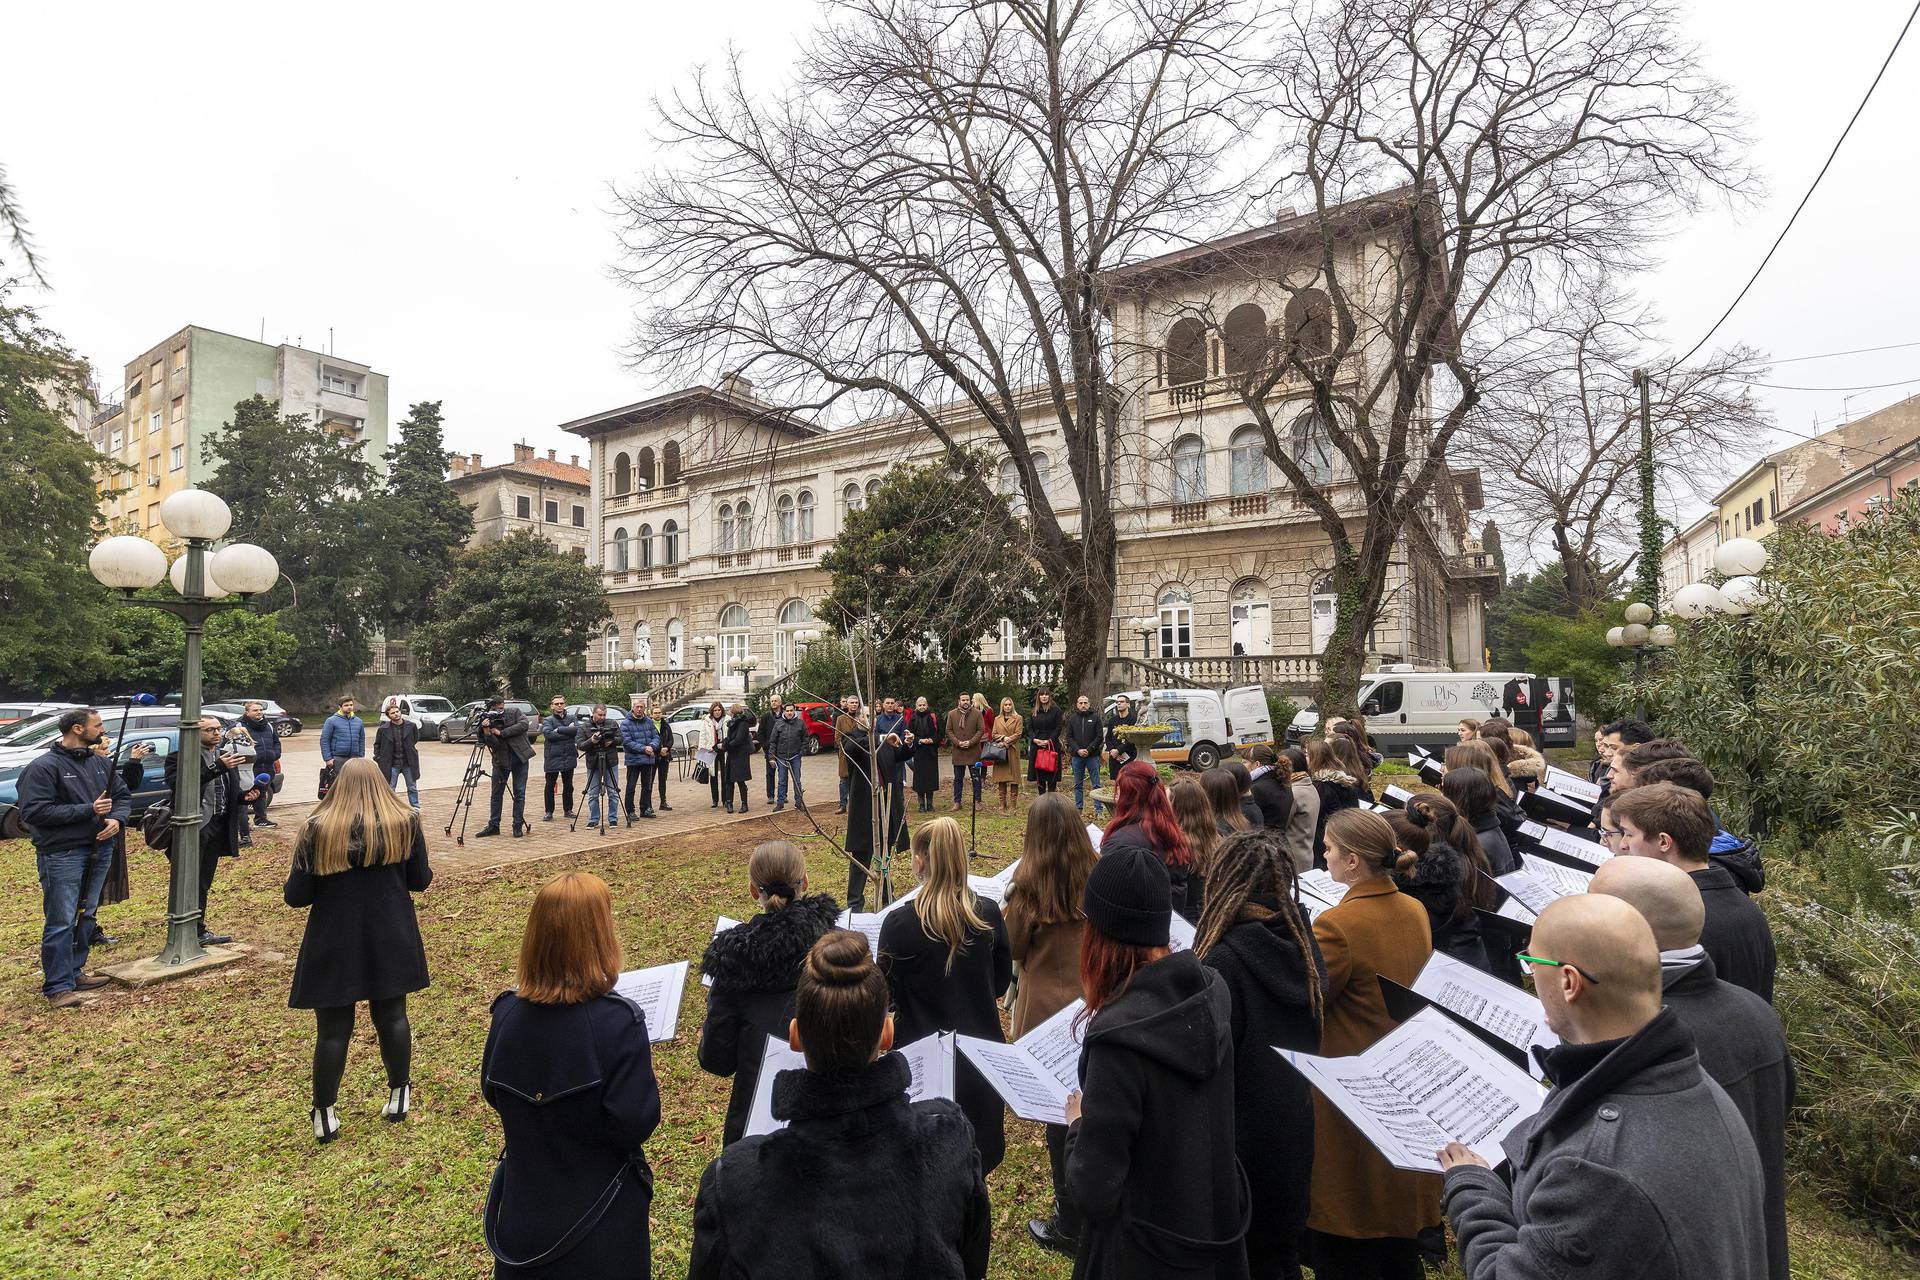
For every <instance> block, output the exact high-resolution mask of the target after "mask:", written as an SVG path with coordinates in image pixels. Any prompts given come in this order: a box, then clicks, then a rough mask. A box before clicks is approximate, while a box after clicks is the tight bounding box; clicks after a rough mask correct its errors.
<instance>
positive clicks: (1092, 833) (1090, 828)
mask: <svg viewBox="0 0 1920 1280" xmlns="http://www.w3.org/2000/svg"><path fill="white" fill-rule="evenodd" d="M1106 834H1107V833H1106V832H1104V831H1102V830H1101V829H1100V828H1099V827H1096V826H1094V825H1093V824H1092V823H1091V822H1089V823H1088V824H1087V839H1089V840H1091V841H1093V851H1094V852H1095V853H1098V852H1100V840H1101V838H1102V837H1104V836H1105V835H1106Z"/></svg>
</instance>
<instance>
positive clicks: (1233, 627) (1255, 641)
mask: <svg viewBox="0 0 1920 1280" xmlns="http://www.w3.org/2000/svg"><path fill="white" fill-rule="evenodd" d="M1227 616H1228V623H1229V626H1228V631H1229V634H1230V635H1231V637H1232V640H1233V656H1234V657H1236V658H1238V657H1243V656H1245V655H1247V654H1265V653H1272V652H1273V604H1272V602H1270V601H1269V600H1268V599H1267V585H1266V583H1264V582H1262V581H1260V580H1259V579H1258V578H1248V579H1247V580H1246V581H1245V582H1242V583H1241V584H1240V585H1239V586H1237V587H1235V588H1234V589H1233V594H1232V595H1231V596H1230V597H1228V615H1227Z"/></svg>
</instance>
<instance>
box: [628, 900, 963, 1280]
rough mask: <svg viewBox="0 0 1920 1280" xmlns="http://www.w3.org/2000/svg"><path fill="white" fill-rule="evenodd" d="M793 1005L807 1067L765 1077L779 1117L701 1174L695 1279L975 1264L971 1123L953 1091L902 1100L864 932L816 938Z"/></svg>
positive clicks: (920, 1273) (868, 1279)
mask: <svg viewBox="0 0 1920 1280" xmlns="http://www.w3.org/2000/svg"><path fill="white" fill-rule="evenodd" d="M962 883H964V881H963V882H962ZM895 914H896V915H900V914H906V913H904V912H896V913H895ZM794 1010H795V1012H794V1019H793V1023H792V1026H791V1029H790V1031H789V1033H788V1034H789V1039H790V1043H791V1044H792V1046H793V1048H794V1049H795V1050H796V1051H799V1052H803V1053H804V1054H805V1055H806V1062H807V1065H806V1069H805V1070H803V1071H782V1072H781V1073H780V1074H779V1075H778V1076H777V1077H775V1079H774V1083H773V1115H774V1117H775V1118H776V1119H778V1120H781V1121H785V1122H786V1127H785V1128H783V1129H779V1130H776V1131H775V1132H773V1133H768V1134H761V1135H756V1136H754V1137H748V1138H742V1139H741V1140H740V1141H738V1142H736V1143H734V1144H733V1145H731V1146H729V1147H728V1148H727V1149H726V1150H725V1151H724V1152H723V1153H722V1154H721V1155H720V1156H718V1157H717V1158H715V1159H714V1160H713V1161H712V1162H711V1163H710V1164H708V1165H707V1167H706V1170H705V1171H704V1172H703V1173H701V1175H700V1189H699V1192H698V1194H697V1196H696V1197H695V1199H694V1205H693V1259H692V1262H691V1264H690V1265H689V1266H688V1269H687V1275H688V1277H689V1280H738V1278H739V1277H749V1278H752V1280H762V1278H764V1280H842V1278H843V1277H856V1276H857V1277H860V1280H979V1278H980V1277H982V1276H985V1275H986V1273H987V1261H988V1251H989V1248H990V1246H991V1241H992V1229H993V1222H992V1216H991V1207H990V1205H989V1202H988V1200H987V1184H986V1180H985V1176H984V1175H983V1174H982V1173H981V1170H980V1158H979V1156H978V1155H977V1154H976V1153H975V1151H974V1147H973V1135H972V1133H971V1132H969V1129H968V1125H967V1121H966V1117H965V1116H964V1115H963V1114H962V1112H961V1110H960V1108H959V1106H957V1105H956V1104H954V1103H952V1102H949V1101H947V1100H946V1099H944V1098H931V1099H924V1100H922V1101H919V1102H909V1101H908V1100H907V1085H908V1083H909V1081H910V1080H911V1078H912V1072H911V1069H910V1068H909V1067H908V1065H907V1062H906V1059H904V1058H902V1057H901V1056H900V1055H899V1054H897V1053H893V1052H891V1050H892V1048H893V1046H894V1044H895V1042H896V1040H897V1039H898V1036H897V1035H896V1032H895V1030H894V1025H893V1019H892V1018H890V1017H888V1016H887V981H886V979H885V977H883V976H882V975H881V972H880V970H879V969H878V968H877V967H876V966H875V964H874V962H873V957H872V955H871V954H870V953H869V952H868V949H867V940H866V939H865V938H863V937H861V936H860V935H859V934H857V933H852V932H848V931H846V930H833V931H830V932H828V933H827V934H825V935H824V936H822V937H821V939H820V940H819V941H818V942H817V943H815V944H814V946H813V949H812V951H810V952H809V953H808V954H807V958H806V962H805V964H804V965H803V966H802V968H801V971H800V978H799V985H798V987H797V988H796V991H795V994H794ZM996 1105H997V1103H996ZM621 1274H623V1275H628V1276H644V1275H646V1274H647V1271H646V1269H645V1267H644V1266H641V1267H637V1268H636V1267H631V1266H630V1267H629V1268H628V1270H626V1271H624V1272H622V1273H621Z"/></svg>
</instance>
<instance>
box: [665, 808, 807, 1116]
mask: <svg viewBox="0 0 1920 1280" xmlns="http://www.w3.org/2000/svg"><path fill="white" fill-rule="evenodd" d="M747 892H749V893H750V894H752V895H753V900H754V902H755V903H756V904H757V905H758V906H759V907H760V911H759V913H758V914H756V915H755V916H753V917H752V918H751V919H749V920H747V921H745V922H744V923H741V924H737V925H735V926H734V927H733V928H731V929H726V930H723V931H722V932H720V933H716V934H715V935H714V936H713V941H712V942H709V943H708V944H707V951H706V954H705V955H704V956H702V957H701V959H700V972H701V973H702V974H703V975H704V976H706V977H708V978H711V979H712V980H713V985H712V987H710V988H709V989H708V991H707V1020H706V1023H705V1024H704V1025H703V1026H702V1027H701V1028H700V1049H699V1060H700V1069H701V1070H702V1071H706V1072H709V1073H711V1074H713V1075H716V1076H732V1077H733V1092H732V1093H731V1094H729V1095H728V1098H727V1119H726V1124H725V1125H724V1126H723V1127H722V1129H721V1133H720V1141H721V1144H722V1145H726V1144H728V1143H732V1142H737V1141H738V1140H739V1138H740V1135H741V1134H742V1133H743V1132H744V1131H745V1130H746V1127H747V1112H748V1111H749V1110H750V1109H751V1108H752V1106H753V1090H754V1087H755V1086H756V1085H757V1084H758V1083H759V1081H760V1059H761V1057H762V1051H763V1050H764V1049H765V1048H766V1044H767V1037H768V1036H777V1037H779V1038H781V1039H785V1038H786V1034H787V1024H788V1023H789V1022H791V1021H792V1020H793V993H794V989H795V987H796V986H797V985H798V983H799V981H800V969H801V966H802V965H804V964H805V963H806V959H807V952H809V951H811V950H812V949H813V944H814V943H816V942H818V941H819V940H820V937H821V935H823V934H825V933H826V932H827V931H828V930H830V929H832V928H833V923H834V920H835V919H836V918H837V917H838V916H839V914H840V904H839V903H837V902H835V901H834V900H833V898H832V897H831V896H829V895H828V894H824V893H817V894H812V895H809V894H808V893H807V860H806V858H805V857H804V856H802V854H801V852H800V849H799V846H797V845H794V844H791V843H789V842H787V841H785V840H768V841H766V842H765V843H763V844H761V845H758V846H757V847H755V849H754V851H753V856H752V857H750V858H749V859H748V860H747Z"/></svg>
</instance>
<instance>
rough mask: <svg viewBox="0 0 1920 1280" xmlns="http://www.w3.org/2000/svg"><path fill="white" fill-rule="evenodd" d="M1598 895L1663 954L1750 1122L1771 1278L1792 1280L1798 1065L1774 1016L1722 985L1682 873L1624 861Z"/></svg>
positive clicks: (1610, 871)
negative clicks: (1638, 919) (1790, 1181)
mask: <svg viewBox="0 0 1920 1280" xmlns="http://www.w3.org/2000/svg"><path fill="white" fill-rule="evenodd" d="M1588 892H1589V893H1601V894H1606V895H1608V896H1609V897H1614V898H1619V899H1620V900H1621V901H1623V902H1625V903H1626V904H1627V905H1628V906H1630V907H1632V908H1633V909H1634V910H1636V911H1638V912H1639V913H1640V915H1641V916H1642V917H1643V918H1644V919H1645V920H1646V922H1647V924H1648V925H1649V926H1650V927H1651V928H1652V930H1653V940H1654V942H1655V943H1656V944H1658V945H1659V947H1660V986H1661V989H1662V998H1663V999H1664V1000H1665V1001H1666V1005H1667V1007H1668V1008H1669V1009H1671V1010H1673V1012H1674V1014H1675V1016H1677V1017H1678V1018H1679V1019H1680V1024H1681V1025H1682V1026H1684V1027H1685V1028H1686V1029H1687V1031H1688V1033H1689V1034H1691V1035H1692V1036H1693V1042H1694V1044H1695V1045H1696V1046H1698V1048H1699V1051H1700V1066H1701V1069H1702V1070H1704V1071H1705V1072H1706V1073H1707V1074H1708V1075H1709V1076H1711V1077H1713V1081H1714V1083H1715V1084H1718V1085H1719V1086H1720V1087H1721V1088H1722V1089H1725V1090H1726V1091H1727V1097H1728V1098H1730V1099H1732V1100H1733V1105H1734V1106H1735V1107H1736V1108H1738V1109H1739V1111H1740V1115H1741V1117H1742V1118H1743V1119H1744V1120H1746V1122H1747V1132H1748V1133H1749V1134H1751V1135H1752V1137H1753V1144H1754V1146H1755V1147H1757V1148H1758V1149H1759V1152H1760V1168H1761V1171H1762V1172H1763V1173H1764V1174H1765V1176H1766V1213H1767V1274H1768V1275H1769V1276H1771V1277H1772V1278H1773V1280H1787V1274H1788V1272H1787V1154H1786V1146H1787V1113H1788V1112H1789V1111H1791V1110H1792V1109H1793V1090H1794V1077H1793V1059H1792V1058H1790V1057H1789V1056H1788V1054H1787V1033H1786V1031H1785V1029H1783V1028H1782V1027H1781V1025H1780V1016H1779V1015H1778V1014H1776V1013H1775V1012H1774V1011H1773V1006H1772V1005H1770V1004H1768V1003H1767V1002H1766V1001H1765V1000H1762V999H1761V998H1760V997H1759V996H1757V995H1755V994H1753V992H1751V991H1747V990H1744V989H1743V988H1740V987H1736V986H1734V985H1733V984H1732V983H1731V982H1722V981H1721V980H1720V979H1719V978H1718V977H1717V976H1715V974H1714V968H1713V959H1712V957H1710V956H1708V955H1707V953H1706V950H1705V948H1703V947H1701V945H1700V926H1701V924H1702V923H1703V922H1704V921H1705V919H1706V909H1705V908H1704V907H1703V906H1702V905H1701V902H1700V889H1699V887H1698V886H1697V885H1695V884H1694V882H1693V880H1692V878H1691V877H1689V876H1688V875H1687V873H1686V872H1684V871H1682V870H1680V869H1679V868H1678V867H1675V866H1672V865H1670V864H1668V863H1666V862H1661V861H1658V860H1656V859H1653V858H1615V859H1613V860H1612V861H1611V862H1608V863H1607V864H1605V865H1604V866H1602V867H1601V868H1600V870H1599V871H1598V872H1597V873H1596V874H1595V875H1594V877H1593V884H1592V886H1591V887H1590V888H1589V889H1588Z"/></svg>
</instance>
